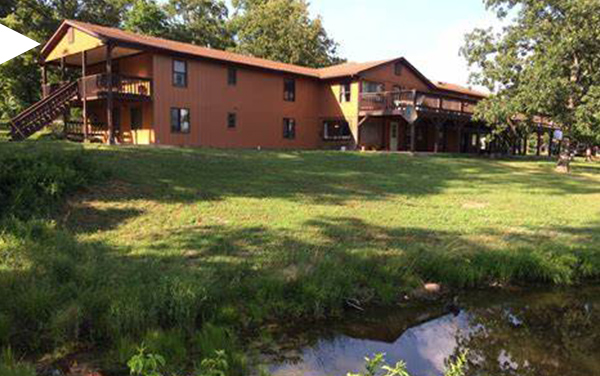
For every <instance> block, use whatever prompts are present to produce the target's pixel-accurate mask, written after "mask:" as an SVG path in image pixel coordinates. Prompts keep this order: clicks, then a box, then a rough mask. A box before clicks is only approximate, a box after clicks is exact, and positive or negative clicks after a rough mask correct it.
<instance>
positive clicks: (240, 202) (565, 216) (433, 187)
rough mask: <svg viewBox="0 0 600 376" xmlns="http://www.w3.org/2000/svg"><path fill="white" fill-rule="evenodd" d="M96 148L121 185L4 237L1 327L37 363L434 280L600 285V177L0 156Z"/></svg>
mask: <svg viewBox="0 0 600 376" xmlns="http://www.w3.org/2000/svg"><path fill="white" fill-rule="evenodd" d="M81 148H85V154H86V156H87V158H89V159H91V160H93V161H94V162H95V163H96V164H97V166H98V168H100V169H102V170H107V171H109V172H110V177H109V178H107V179H105V180H103V181H99V182H98V184H95V185H93V186H91V187H89V188H88V189H87V190H85V191H83V192H81V193H79V194H77V195H74V196H71V197H69V198H68V202H67V203H66V204H65V205H64V208H63V209H62V210H60V211H59V212H58V213H56V215H55V216H54V217H53V222H50V223H49V222H48V221H37V222H34V223H33V224H32V223H28V224H23V223H17V224H11V225H10V226H7V227H10V229H9V230H5V232H4V235H3V238H2V239H0V256H2V257H0V283H2V284H3V289H2V291H4V296H2V295H3V293H2V292H0V298H2V299H3V301H4V302H5V303H6V304H5V305H4V306H1V303H0V344H2V338H3V336H2V335H3V332H2V330H3V329H2V328H3V325H2V320H4V321H5V324H4V342H8V343H11V344H12V345H13V347H14V346H15V345H21V346H22V347H23V348H25V350H26V351H27V350H28V349H35V350H39V349H45V350H48V349H52V348H55V347H57V346H66V345H69V344H70V345H73V344H79V343H91V344H94V345H96V346H104V347H105V348H106V350H107V351H109V350H110V349H112V350H110V351H117V352H119V351H121V352H126V351H125V350H123V348H127V343H128V342H127V341H130V342H135V341H141V340H142V339H143V338H144V336H148V334H147V333H148V331H150V330H156V329H160V330H176V331H177V333H184V334H181V335H182V336H183V337H185V341H186V342H188V343H192V344H193V343H196V342H198V341H199V340H198V338H203V337H202V335H200V337H197V336H196V335H195V334H193V333H194V331H197V330H201V329H202V328H204V327H205V326H206V325H207V324H206V323H208V322H210V323H211V324H210V325H213V324H216V325H221V326H225V327H228V328H234V330H233V331H234V332H236V333H242V332H244V331H245V330H247V329H249V328H255V327H257V326H258V325H260V324H262V323H265V322H267V321H276V322H280V323H290V322H291V321H290V320H296V319H315V318H317V319H318V318H323V317H326V316H331V315H338V314H341V313H342V312H343V310H344V308H345V306H346V304H347V302H348V301H351V302H353V304H361V305H368V304H394V303H396V302H398V301H399V300H400V299H401V297H402V296H403V295H404V294H406V293H408V292H410V291H412V290H413V289H414V288H416V287H417V286H419V285H420V284H421V283H423V282H430V281H431V282H440V283H442V284H444V285H446V286H449V287H452V288H472V287H486V286H488V285H490V284H492V283H502V284H527V283H547V284H569V283H576V282H582V281H585V280H590V279H597V278H598V276H600V164H584V163H576V164H575V166H574V173H573V174H571V175H561V174H558V173H556V172H554V162H552V161H542V160H517V159H513V160H486V159H477V158H469V157H457V156H409V155H401V154H384V153H378V154H375V153H354V152H337V151H331V152H327V151H303V152H300V151H250V150H247V151H234V150H209V149H187V148H185V149H184V148H159V147H125V146H121V147H104V146H94V145H88V146H85V147H84V146H81V145H75V144H68V143H63V142H27V143H23V144H10V145H8V144H2V145H0V149H2V150H0V155H1V154H2V153H3V152H4V153H8V154H15V153H16V154H18V153H31V152H46V153H48V152H49V153H64V152H66V151H72V150H74V149H81ZM9 250H10V251H9ZM15 250H17V251H15ZM9 304H10V306H9ZM169 333H171V332H169ZM177 335H179V334H175V336H177ZM33 338H35V339H33ZM195 341H196V342H195ZM25 343H27V345H25ZM123 343H125V345H123ZM100 344H101V345H100ZM202 346H205V347H206V345H201V344H199V345H198V346H197V347H198V348H202ZM223 347H225V345H223ZM204 355H206V356H209V355H211V354H204ZM179 357H182V358H185V356H182V355H181V354H179ZM122 358H123V359H125V358H126V356H122ZM125 360H126V359H125Z"/></svg>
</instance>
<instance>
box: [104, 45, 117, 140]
mask: <svg viewBox="0 0 600 376" xmlns="http://www.w3.org/2000/svg"><path fill="white" fill-rule="evenodd" d="M112 50H113V44H112V43H110V42H109V43H108V44H107V45H106V80H107V86H108V88H107V93H106V123H107V125H108V143H109V144H110V145H112V144H114V143H115V129H114V126H115V124H114V119H113V106H114V103H113V76H112Z"/></svg>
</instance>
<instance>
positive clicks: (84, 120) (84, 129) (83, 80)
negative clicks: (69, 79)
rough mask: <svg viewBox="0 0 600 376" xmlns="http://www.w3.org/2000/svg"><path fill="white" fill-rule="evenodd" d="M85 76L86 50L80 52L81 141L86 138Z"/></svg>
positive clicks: (84, 140)
mask: <svg viewBox="0 0 600 376" xmlns="http://www.w3.org/2000/svg"><path fill="white" fill-rule="evenodd" d="M86 76H87V51H83V52H82V53H81V98H82V102H83V124H82V127H83V129H82V131H83V142H86V141H87V139H88V120H87V118H88V116H87V88H86V79H85V78H86Z"/></svg>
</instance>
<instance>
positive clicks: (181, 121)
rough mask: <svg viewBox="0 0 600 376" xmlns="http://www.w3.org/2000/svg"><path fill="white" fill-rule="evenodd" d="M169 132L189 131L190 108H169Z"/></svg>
mask: <svg viewBox="0 0 600 376" xmlns="http://www.w3.org/2000/svg"><path fill="white" fill-rule="evenodd" d="M171 132H173V133H190V110H189V109H187V108H175V107H173V108H171Z"/></svg>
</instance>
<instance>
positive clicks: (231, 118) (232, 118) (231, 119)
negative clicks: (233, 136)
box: [227, 112, 237, 128]
mask: <svg viewBox="0 0 600 376" xmlns="http://www.w3.org/2000/svg"><path fill="white" fill-rule="evenodd" d="M236 126H237V114H236V113H235V112H230V113H228V114H227V128H235V127H236Z"/></svg>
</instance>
